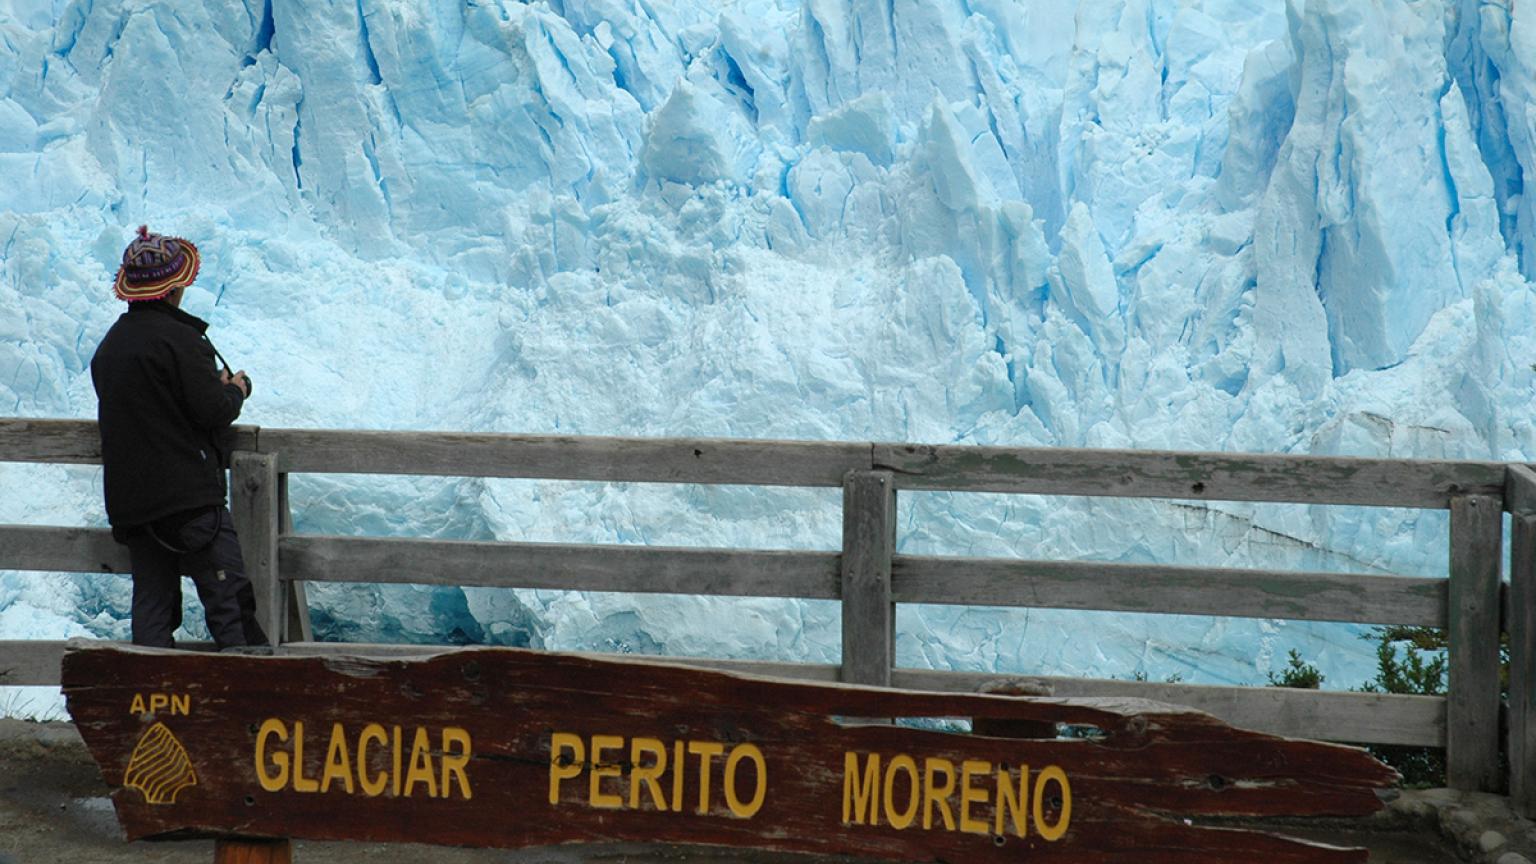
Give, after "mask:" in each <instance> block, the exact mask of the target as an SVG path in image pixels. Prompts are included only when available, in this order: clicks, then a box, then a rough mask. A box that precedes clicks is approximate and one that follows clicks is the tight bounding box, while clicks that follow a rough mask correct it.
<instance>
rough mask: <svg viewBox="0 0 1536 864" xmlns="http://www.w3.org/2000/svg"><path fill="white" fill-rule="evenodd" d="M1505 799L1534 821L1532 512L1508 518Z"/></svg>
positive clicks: (1535, 566)
mask: <svg viewBox="0 0 1536 864" xmlns="http://www.w3.org/2000/svg"><path fill="white" fill-rule="evenodd" d="M1510 526H1511V528H1510V531H1511V537H1510V544H1509V562H1510V574H1509V595H1508V604H1507V607H1506V613H1507V614H1506V618H1507V623H1508V627H1509V750H1508V752H1509V797H1510V802H1511V803H1512V804H1513V805H1514V807H1515V808H1516V810H1518V811H1519V812H1520V813H1522V814H1523V815H1524V816H1525V817H1526V818H1529V819H1536V513H1533V514H1525V513H1517V514H1515V515H1513V516H1512V517H1511V518H1510Z"/></svg>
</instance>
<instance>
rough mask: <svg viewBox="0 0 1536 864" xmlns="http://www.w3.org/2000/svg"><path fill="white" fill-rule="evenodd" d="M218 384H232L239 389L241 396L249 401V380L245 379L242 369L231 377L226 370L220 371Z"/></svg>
mask: <svg viewBox="0 0 1536 864" xmlns="http://www.w3.org/2000/svg"><path fill="white" fill-rule="evenodd" d="M219 382H220V383H222V384H233V385H235V386H236V387H239V388H240V393H241V395H243V396H244V397H245V398H247V399H249V398H250V396H251V379H249V378H247V377H245V370H244V369H241V370H240V371H239V372H236V373H234V374H233V375H231V374H230V373H229V370H228V369H224V370H222V371H220V372H219Z"/></svg>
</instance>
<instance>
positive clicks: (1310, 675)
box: [1269, 648, 1324, 690]
mask: <svg viewBox="0 0 1536 864" xmlns="http://www.w3.org/2000/svg"><path fill="white" fill-rule="evenodd" d="M1323 680H1324V676H1323V673H1322V672H1321V671H1319V670H1318V668H1317V667H1316V666H1313V665H1312V664H1311V663H1307V662H1305V661H1303V660H1302V659H1301V654H1300V652H1298V651H1297V650H1296V649H1295V648H1292V649H1291V652H1290V655H1289V659H1288V660H1287V661H1286V665H1285V668H1284V669H1281V670H1280V674H1279V675H1276V674H1275V673H1273V672H1271V673H1269V686H1271V687H1290V688H1293V689H1296V690H1316V689H1318V688H1319V687H1322V686H1323Z"/></svg>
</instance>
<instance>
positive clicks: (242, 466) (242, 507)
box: [229, 452, 288, 644]
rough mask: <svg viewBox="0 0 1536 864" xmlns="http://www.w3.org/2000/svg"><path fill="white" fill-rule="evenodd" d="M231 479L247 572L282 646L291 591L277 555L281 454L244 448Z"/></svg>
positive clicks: (267, 626)
mask: <svg viewBox="0 0 1536 864" xmlns="http://www.w3.org/2000/svg"><path fill="white" fill-rule="evenodd" d="M230 477H231V482H230V484H229V506H230V513H231V515H233V516H234V519H235V532H236V533H237V534H238V535H239V536H240V555H241V557H242V558H243V559H244V560H245V575H246V578H248V579H250V580H251V588H252V589H253V590H254V591H255V592H256V620H257V621H259V622H260V623H261V629H262V631H264V632H265V633H266V634H267V638H268V639H269V640H271V642H272V643H273V644H277V643H279V642H281V641H283V628H284V625H285V624H287V615H288V591H287V587H286V586H285V585H284V584H283V580H282V579H281V578H279V573H280V570H279V567H280V565H279V561H278V554H277V536H278V530H277V527H278V519H279V515H278V506H277V500H278V484H277V457H275V456H272V455H271V454H267V453H249V452H238V453H236V454H235V455H234V460H233V466H232V468H231V470H230Z"/></svg>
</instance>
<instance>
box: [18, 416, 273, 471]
mask: <svg viewBox="0 0 1536 864" xmlns="http://www.w3.org/2000/svg"><path fill="white" fill-rule="evenodd" d="M257 431H258V430H257V427H255V426H236V427H235V439H234V449H236V450H255V449H256V434H257ZM0 462H52V463H57V464H61V465H100V464H101V436H100V434H99V433H98V432H97V431H96V421H94V420H31V419H16V418H5V419H0Z"/></svg>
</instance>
